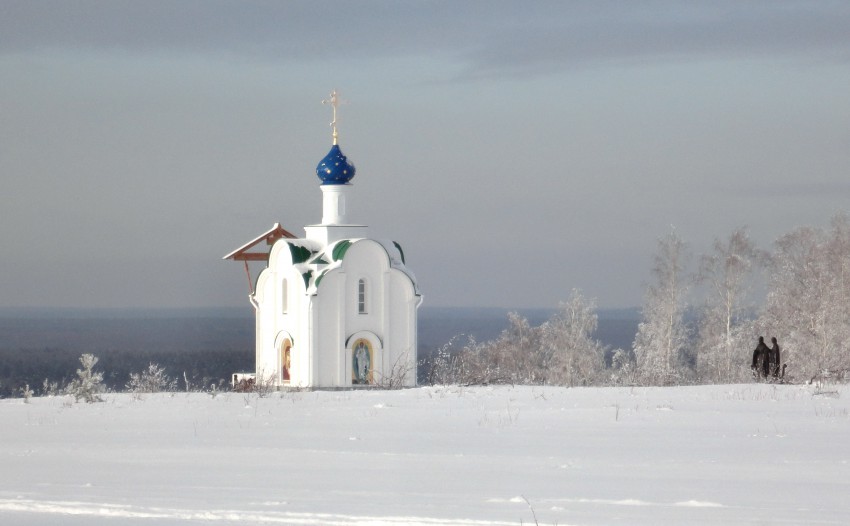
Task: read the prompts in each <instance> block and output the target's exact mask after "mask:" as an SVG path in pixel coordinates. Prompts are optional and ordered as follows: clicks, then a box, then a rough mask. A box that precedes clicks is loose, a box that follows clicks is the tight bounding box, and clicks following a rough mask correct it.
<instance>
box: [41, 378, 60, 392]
mask: <svg viewBox="0 0 850 526" xmlns="http://www.w3.org/2000/svg"><path fill="white" fill-rule="evenodd" d="M61 392H62V389H60V388H59V382H51V381H50V380H48V379H47V378H45V379H44V382H42V383H41V395H42V396H56V395H58V394H60V393H61Z"/></svg>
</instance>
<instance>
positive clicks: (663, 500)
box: [0, 384, 850, 526]
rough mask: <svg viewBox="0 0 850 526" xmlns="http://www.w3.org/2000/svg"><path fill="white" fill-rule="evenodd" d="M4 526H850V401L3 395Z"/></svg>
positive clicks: (783, 394)
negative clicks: (90, 400)
mask: <svg viewBox="0 0 850 526" xmlns="http://www.w3.org/2000/svg"><path fill="white" fill-rule="evenodd" d="M0 470H2V471H0V473H2V476H0V524H2V525H51V524H56V525H59V524H61V525H82V524H86V525H93V524H94V525H100V524H107V525H161V524H175V525H193V524H213V525H229V524H322V525H324V524H327V525H344V526H349V525H401V524H407V525H451V524H457V525H475V526H477V525H519V524H534V523H535V520H536V521H537V522H538V523H539V524H559V525H608V524H615V525H632V524H654V525H667V524H669V525H672V524H724V525H734V524H752V525H755V524H818V525H829V524H835V525H838V524H848V523H850V388H848V386H832V387H829V388H826V389H824V388H822V389H820V390H818V389H816V388H815V387H814V386H801V385H765V384H751V385H747V384H741V385H719V386H698V387H667V388H556V387H527V386H515V387H511V386H500V387H472V388H469V387H457V386H445V387H420V388H415V389H407V390H402V391H375V390H361V391H305V392H279V393H273V394H271V395H269V396H268V397H264V398H260V397H258V396H257V395H255V394H251V395H246V394H238V393H222V394H219V395H218V396H215V397H212V396H210V395H207V394H201V393H191V394H187V393H173V394H155V395H142V396H141V397H140V398H139V397H134V396H133V395H130V394H109V395H106V396H105V402H103V403H95V404H85V403H73V399H72V398H67V397H46V398H33V399H31V400H30V401H29V403H25V402H24V400H22V399H5V400H0Z"/></svg>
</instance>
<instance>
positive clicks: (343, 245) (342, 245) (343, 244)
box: [331, 239, 351, 261]
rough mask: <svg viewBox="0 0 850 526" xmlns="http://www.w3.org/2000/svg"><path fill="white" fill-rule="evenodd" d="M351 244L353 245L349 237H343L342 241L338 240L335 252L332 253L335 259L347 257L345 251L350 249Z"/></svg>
mask: <svg viewBox="0 0 850 526" xmlns="http://www.w3.org/2000/svg"><path fill="white" fill-rule="evenodd" d="M350 246H351V241H349V240H347V239H343V240H342V241H340V242H338V243H337V244H336V245H335V246H334V249H333V253H332V254H331V256H332V257H333V258H334V261H340V260H342V258H344V257H345V253H346V251H347V250H348V247H350Z"/></svg>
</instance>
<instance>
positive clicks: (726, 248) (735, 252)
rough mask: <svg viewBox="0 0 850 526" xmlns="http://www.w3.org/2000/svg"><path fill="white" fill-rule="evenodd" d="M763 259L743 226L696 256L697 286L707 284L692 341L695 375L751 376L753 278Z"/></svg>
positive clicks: (716, 377)
mask: <svg viewBox="0 0 850 526" xmlns="http://www.w3.org/2000/svg"><path fill="white" fill-rule="evenodd" d="M763 259H764V254H763V253H762V252H760V251H758V250H757V249H756V246H755V243H754V242H753V241H752V240H750V238H749V235H748V234H747V230H746V228H739V229H737V230H735V231H734V232H733V233H732V234H731V235H730V236H729V238H728V239H727V240H720V239H715V241H714V246H713V250H712V252H711V253H709V254H705V255H703V256H702V257H701V258H700V267H699V274H698V278H697V280H698V282H700V283H703V284H705V285H706V286H707V297H706V300H705V306H704V308H703V309H702V313H701V317H700V323H699V329H698V330H699V335H698V339H697V374H698V376H699V378H700V379H702V380H707V381H710V382H721V383H731V382H736V381H741V380H744V379H747V378H749V377H750V374H751V373H750V357H749V354H750V353H749V352H748V351H749V350H750V348H751V347H752V345H751V344H752V341H753V337H752V335H753V327H752V312H753V305H752V303H751V292H752V283H753V275H754V273H755V271H756V269H757V268H758V266H759V263H760V262H761V261H762V260H763Z"/></svg>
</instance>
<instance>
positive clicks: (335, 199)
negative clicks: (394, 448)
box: [225, 145, 422, 387]
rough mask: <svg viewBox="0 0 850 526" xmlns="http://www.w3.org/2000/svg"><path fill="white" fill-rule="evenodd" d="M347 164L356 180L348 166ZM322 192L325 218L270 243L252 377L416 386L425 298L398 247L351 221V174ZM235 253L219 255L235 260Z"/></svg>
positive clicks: (256, 295)
mask: <svg viewBox="0 0 850 526" xmlns="http://www.w3.org/2000/svg"><path fill="white" fill-rule="evenodd" d="M334 149H335V150H334ZM334 149H332V151H331V152H332V153H333V152H334V151H336V152H337V154H338V155H341V152H340V151H339V149H338V147H337V146H336V145H334ZM330 156H331V154H329V157H330ZM327 159H328V157H326V158H325V160H323V163H320V168H321V167H323V166H324V163H325V161H326V160H327ZM342 160H343V161H345V162H347V160H346V159H345V157H344V156H342ZM337 164H338V163H337ZM347 166H350V170H351V177H353V172H354V167H353V165H350V164H349V165H347ZM322 169H323V170H324V168H322ZM317 171H319V169H317ZM327 171H328V173H330V170H327ZM322 175H323V173H320V174H319V176H320V178H322ZM348 180H350V177H348ZM323 181H324V179H323ZM321 189H322V203H323V214H322V222H321V223H320V224H318V225H310V226H307V227H305V231H306V236H305V237H304V238H301V239H295V238H288V237H283V238H280V239H277V240H276V241H274V243H273V245H272V247H271V250H270V252H269V254H268V266H267V267H266V268H265V269H263V271H262V272H261V273H260V275H259V277H258V278H257V282H256V287H255V288H254V291H253V293H252V294H251V303H252V304H253V305H254V308H255V310H256V331H257V332H256V381H257V382H273V383H274V384H275V385H278V386H284V385H287V386H292V387H353V386H360V385H363V386H367V385H384V386H393V387H402V386H414V385H416V364H417V349H416V341H417V332H416V331H417V327H416V326H417V324H416V321H417V318H416V313H417V308H418V307H419V305H420V304H421V302H422V296H421V295H420V293H419V290H418V288H417V284H416V280H415V278H414V276H413V274H412V273H411V272H410V271H409V270H408V269H407V267H406V266H405V263H404V254H403V252H402V249H401V247H400V246H399V245H398V244H397V243H395V242H392V241H378V240H374V239H369V238H368V237H367V227H366V226H364V225H356V224H349V223H348V212H349V208H350V204H351V203H349V199H350V195H349V194H350V190H351V185H350V184H349V183H348V182H347V181H346V182H344V183H333V184H328V183H327V182H324V183H323V184H322V185H321ZM276 226H278V227H279V225H276ZM284 232H285V231H284ZM258 239H261V238H258ZM240 250H241V249H240ZM239 254H240V251H237V252H234V253H233V254H231V255H229V256H225V257H226V258H233V259H240V258H239V257H238V255H239ZM253 259H259V258H253ZM246 261H247V259H246Z"/></svg>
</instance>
